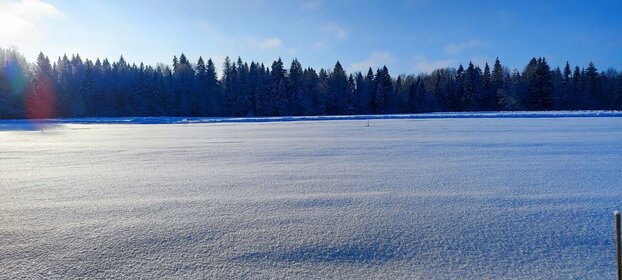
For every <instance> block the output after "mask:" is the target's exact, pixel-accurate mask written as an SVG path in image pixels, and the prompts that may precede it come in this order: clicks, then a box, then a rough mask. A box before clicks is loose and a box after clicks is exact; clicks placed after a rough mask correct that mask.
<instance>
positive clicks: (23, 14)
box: [0, 0, 63, 39]
mask: <svg viewBox="0 0 622 280" xmlns="http://www.w3.org/2000/svg"><path fill="white" fill-rule="evenodd" d="M62 15H63V14H62V13H61V12H60V11H59V10H58V9H57V8H56V7H54V6H53V5H52V4H50V3H48V2H46V1H42V0H19V1H9V2H5V1H0V26H2V28H0V39H1V38H6V39H9V38H11V37H12V36H19V35H22V34H27V33H29V32H31V31H32V30H30V29H31V28H36V27H37V26H41V25H42V21H43V20H44V19H46V18H54V17H60V16H62Z"/></svg>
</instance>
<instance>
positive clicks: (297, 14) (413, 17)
mask: <svg viewBox="0 0 622 280" xmlns="http://www.w3.org/2000/svg"><path fill="white" fill-rule="evenodd" d="M9 46H16V47H17V48H18V49H19V50H20V51H21V52H22V53H24V54H25V55H26V57H27V58H28V59H29V60H30V61H34V59H35V57H36V55H37V54H38V53H39V51H43V52H44V53H45V54H46V55H48V56H50V58H54V59H56V58H57V57H58V56H60V55H62V54H63V53H67V54H68V55H70V54H72V53H79V54H80V55H81V56H82V57H83V58H84V57H86V58H91V59H94V58H97V57H100V58H101V57H108V58H110V59H112V60H117V59H118V57H119V56H120V55H123V56H124V57H125V58H126V60H128V61H130V62H135V63H139V62H141V61H142V62H145V63H148V64H152V65H153V64H156V63H165V64H171V60H172V57H173V55H179V54H180V53H181V52H184V53H185V54H186V55H187V56H188V58H189V59H190V60H191V61H196V60H197V59H198V57H199V56H200V55H201V56H203V57H204V58H206V57H211V58H213V59H214V61H215V62H216V63H217V65H218V66H220V64H221V63H222V61H223V59H224V57H225V56H230V57H232V58H237V57H238V56H240V57H242V59H243V60H256V61H261V62H266V63H270V62H271V61H273V60H274V59H276V58H278V57H282V58H283V59H284V60H285V62H286V65H288V66H289V62H291V60H292V59H293V58H295V57H297V58H298V59H299V60H300V61H301V63H302V64H303V66H313V67H318V68H319V67H324V68H330V67H332V66H333V65H334V63H335V61H337V60H340V61H341V63H342V64H343V65H344V67H345V68H346V70H348V71H356V70H365V69H367V67H370V66H371V67H374V68H376V67H381V66H382V65H385V64H386V65H387V66H388V67H389V69H390V70H391V72H392V74H399V73H419V72H426V71H431V70H433V69H436V68H439V67H446V66H457V64H458V63H463V64H467V63H468V62H469V61H473V62H474V63H476V64H480V65H483V63H484V62H486V61H488V62H489V63H492V62H494V59H495V57H497V56H498V57H499V58H500V59H501V62H502V63H503V64H504V65H506V66H508V67H510V68H511V69H513V68H519V69H522V67H524V65H526V64H527V62H528V61H529V59H530V58H531V57H534V56H536V57H537V56H544V57H546V58H547V59H548V60H549V62H550V63H551V64H552V65H553V66H557V65H560V66H563V64H565V62H566V60H568V61H570V63H571V64H572V65H576V64H578V65H581V66H583V65H587V63H588V62H589V61H593V62H594V63H595V64H596V66H597V68H599V69H601V70H604V69H606V68H608V67H614V68H617V69H622V1H620V0H611V1H573V0H566V1H434V0H395V1H361V0H358V1H355V0H332V1H329V0H307V1H286V0H255V1H250V0H248V1H237V0H229V1H211V0H196V1H194V0H193V1H162V0H145V1H142V0H141V1H139V0H125V1H117V0H107V1H90V0H89V1H87V0H85V1H74V0H71V1H69V0H0V47H5V48H6V47H9Z"/></svg>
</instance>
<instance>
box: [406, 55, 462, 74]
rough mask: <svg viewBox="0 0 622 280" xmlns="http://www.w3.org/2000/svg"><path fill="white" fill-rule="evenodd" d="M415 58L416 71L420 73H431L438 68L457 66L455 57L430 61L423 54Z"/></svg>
mask: <svg viewBox="0 0 622 280" xmlns="http://www.w3.org/2000/svg"><path fill="white" fill-rule="evenodd" d="M415 60H416V62H415V71H416V72H420V73H431V72H432V71H434V70H437V69H441V68H447V67H450V66H455V65H456V63H457V62H456V60H455V59H444V60H432V61H429V60H427V59H426V58H425V57H423V56H418V57H416V58H415Z"/></svg>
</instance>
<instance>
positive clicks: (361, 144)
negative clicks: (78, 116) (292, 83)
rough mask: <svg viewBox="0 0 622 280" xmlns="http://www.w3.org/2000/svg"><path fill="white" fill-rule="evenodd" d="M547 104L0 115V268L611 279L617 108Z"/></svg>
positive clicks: (617, 184)
mask: <svg viewBox="0 0 622 280" xmlns="http://www.w3.org/2000/svg"><path fill="white" fill-rule="evenodd" d="M555 116H556V115H551V116H549V117H546V116H539V118H533V117H534V116H533V115H532V116H531V117H532V118H530V117H529V115H525V116H522V117H520V116H519V117H516V116H506V117H503V116H499V117H500V118H494V116H490V117H488V118H440V117H439V118H430V119H393V120H389V119H374V120H371V121H370V122H369V126H368V125H367V124H368V122H367V120H334V119H333V120H325V121H295V120H294V121H289V122H280V121H273V122H253V123H250V122H239V123H196V124H192V123H191V122H192V120H190V121H188V120H187V121H186V122H182V123H181V124H180V123H175V124H140V125H127V124H119V123H122V122H118V123H114V122H113V121H110V120H108V121H107V122H106V121H102V122H103V123H104V124H89V123H78V122H79V121H75V120H74V121H69V122H70V124H63V125H61V126H57V127H54V129H50V130H46V129H44V130H43V131H39V130H20V131H0V143H1V147H2V148H0V163H1V164H2V169H1V170H2V172H1V173H0V278H2V279H39V278H46V279H50V278H51V279H67V278H79V277H84V278H89V279H92V278H123V279H138V278H144V279H153V278H156V277H157V278H167V279H170V278H182V279H222V278H276V279H284V278H303V279H309V278H322V279H335V278H339V279H342V278H352V279H371V278H383V279H413V278H415V279H416V278H420V279H449V278H453V279H573V278H574V279H613V278H614V276H615V247H614V244H615V238H614V227H613V214H612V213H613V211H614V210H616V209H618V210H619V209H622V118H618V117H597V116H596V114H592V115H589V116H585V117H573V116H572V115H570V116H567V117H565V118H556V117H555ZM501 117H503V118H501ZM554 117H555V118H554ZM92 121H96V120H92ZM143 123H144V122H143ZM0 127H2V130H6V129H10V128H11V127H14V128H16V129H22V128H23V127H22V124H16V123H15V121H4V122H0Z"/></svg>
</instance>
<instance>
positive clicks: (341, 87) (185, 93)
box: [0, 49, 622, 119]
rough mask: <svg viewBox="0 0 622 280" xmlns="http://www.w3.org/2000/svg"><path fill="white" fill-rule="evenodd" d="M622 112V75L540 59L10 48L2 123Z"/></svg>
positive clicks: (2, 66) (0, 54)
mask: <svg viewBox="0 0 622 280" xmlns="http://www.w3.org/2000/svg"><path fill="white" fill-rule="evenodd" d="M595 109H603V110H622V73H619V72H618V71H617V70H615V69H612V68H609V69H607V70H606V71H600V72H599V71H598V70H597V68H596V67H595V66H594V64H592V63H590V64H589V65H588V66H587V67H579V66H575V67H571V66H570V65H569V64H568V63H566V64H565V66H564V67H563V69H560V68H559V67H556V68H554V69H551V68H550V66H549V64H548V62H547V61H546V59H545V58H533V59H531V60H530V61H529V63H528V64H527V66H526V67H525V68H524V69H523V70H522V71H519V70H516V69H515V70H509V69H508V68H507V67H504V66H503V65H502V64H501V63H500V61H499V59H496V61H495V62H494V64H493V65H492V67H490V66H489V65H488V63H486V64H485V65H484V67H483V69H482V68H480V66H477V65H474V64H473V63H469V64H468V65H467V66H466V67H465V66H463V65H462V64H460V65H459V66H458V68H457V69H456V68H443V69H437V70H434V71H432V72H431V73H421V74H416V75H415V74H411V75H399V76H397V77H392V76H391V75H390V73H389V70H388V68H387V67H386V66H385V67H382V68H378V69H376V70H373V69H372V68H369V69H368V70H367V71H366V72H355V73H347V72H346V71H345V70H344V69H343V66H342V65H341V64H340V63H339V62H337V63H336V64H335V66H334V67H333V68H332V69H319V71H318V70H316V69H313V68H311V67H303V66H302V65H301V63H300V62H299V61H298V60H297V59H294V60H293V61H292V62H291V64H290V65H289V68H286V66H285V65H284V63H283V61H282V60H281V59H278V60H276V61H274V62H272V64H271V65H270V66H265V65H264V64H263V63H259V62H254V61H251V62H250V64H249V63H248V62H245V61H242V60H241V59H240V58H238V59H237V60H231V59H229V58H226V59H225V61H224V64H223V66H222V74H221V75H220V77H219V76H218V75H217V72H216V66H215V65H214V62H213V61H212V60H211V59H208V60H207V61H204V60H203V58H201V57H199V59H198V60H197V62H196V63H192V62H190V60H188V58H187V57H186V56H185V55H184V54H181V55H180V56H179V57H177V56H175V57H174V58H173V61H172V65H170V66H169V65H164V64H158V65H156V66H151V65H144V64H143V63H141V64H140V65H136V64H130V63H128V62H127V61H125V59H124V58H123V57H120V58H119V59H118V60H117V61H114V62H110V61H109V60H108V59H103V60H100V59H97V60H95V61H91V60H89V59H85V60H83V59H82V58H81V57H80V55H78V54H76V55H73V56H71V58H69V57H67V56H66V55H65V56H63V57H59V58H58V59H57V60H56V61H54V62H51V61H50V59H49V58H48V57H47V56H45V55H44V54H43V53H40V54H39V56H38V58H37V61H36V62H35V63H33V64H29V63H28V62H27V61H26V59H25V58H24V57H23V56H22V55H21V54H20V53H19V52H18V51H16V50H14V49H0V118H2V119H19V118H62V117H123V116H194V117H201V116H205V117H212V116H214V117H215V116H219V117H220V116H226V117H232V116H236V117H250V116H297V115H343V114H395V113H423V112H442V111H451V112H458V111H497V110H534V111H539V110H595Z"/></svg>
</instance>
